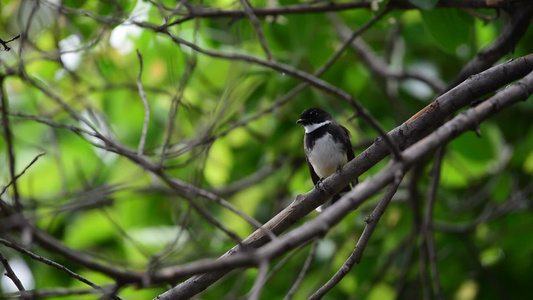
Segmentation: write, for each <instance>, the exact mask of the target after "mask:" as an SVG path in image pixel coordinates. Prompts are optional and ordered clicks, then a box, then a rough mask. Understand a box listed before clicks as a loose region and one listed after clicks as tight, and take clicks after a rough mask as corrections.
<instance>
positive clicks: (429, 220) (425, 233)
mask: <svg viewBox="0 0 533 300" xmlns="http://www.w3.org/2000/svg"><path fill="white" fill-rule="evenodd" d="M444 152H445V151H444V147H441V148H439V150H437V154H436V155H435V161H434V163H433V170H432V177H431V186H430V189H429V193H428V197H427V199H428V200H427V206H426V216H425V219H424V224H423V226H422V237H423V238H422V246H424V244H425V246H426V247H427V254H428V259H429V263H430V266H431V272H432V273H433V274H432V275H433V276H432V279H433V291H434V293H435V297H436V298H437V299H439V300H442V299H444V297H443V295H442V289H441V285H440V279H439V277H440V276H439V268H438V264H437V253H436V251H435V241H434V240H433V207H434V205H435V200H436V198H437V189H438V186H439V181H440V173H441V165H442V158H443V157H444Z"/></svg>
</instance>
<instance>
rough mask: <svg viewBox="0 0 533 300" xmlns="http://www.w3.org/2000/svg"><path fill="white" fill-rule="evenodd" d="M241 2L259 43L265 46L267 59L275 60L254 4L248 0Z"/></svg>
mask: <svg viewBox="0 0 533 300" xmlns="http://www.w3.org/2000/svg"><path fill="white" fill-rule="evenodd" d="M240 2H241V5H242V7H243V8H244V13H245V14H246V16H247V17H248V19H250V22H251V23H252V25H253V26H254V29H255V34H256V35H257V39H258V40H259V43H260V44H261V47H262V48H263V51H264V52H265V54H266V58H267V60H269V61H271V60H274V56H272V52H271V51H270V48H268V44H267V42H266V39H265V35H264V34H263V29H261V24H260V23H259V20H258V19H257V17H256V16H255V14H254V11H253V7H252V5H251V4H250V2H249V1H248V0H240Z"/></svg>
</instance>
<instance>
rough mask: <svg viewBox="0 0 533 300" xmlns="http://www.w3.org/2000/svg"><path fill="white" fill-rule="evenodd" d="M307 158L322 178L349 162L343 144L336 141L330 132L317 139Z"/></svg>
mask: <svg viewBox="0 0 533 300" xmlns="http://www.w3.org/2000/svg"><path fill="white" fill-rule="evenodd" d="M307 158H308V159H309V162H310V163H311V165H312V166H313V169H314V170H315V173H316V174H317V175H318V176H319V177H320V178H326V177H328V176H329V175H331V174H333V173H335V172H336V171H337V170H338V169H339V168H340V167H341V166H343V165H345V164H346V163H347V162H348V158H347V157H346V152H344V150H343V147H342V145H341V144H339V143H336V142H335V141H334V140H333V137H332V136H331V134H329V133H326V134H325V135H324V136H323V137H321V138H319V139H318V140H316V142H315V146H314V147H313V151H312V152H308V153H307Z"/></svg>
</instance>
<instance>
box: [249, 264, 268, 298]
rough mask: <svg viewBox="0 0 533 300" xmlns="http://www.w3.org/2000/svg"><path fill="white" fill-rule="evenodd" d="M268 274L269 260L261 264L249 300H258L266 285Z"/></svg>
mask: <svg viewBox="0 0 533 300" xmlns="http://www.w3.org/2000/svg"><path fill="white" fill-rule="evenodd" d="M267 273H268V260H262V261H261V262H260V263H259V273H258V274H257V276H256V278H255V282H254V285H253V286H252V289H251V291H250V293H249V295H248V297H247V299H248V300H258V299H259V296H260V295H261V291H262V290H263V286H264V285H265V281H266V278H267Z"/></svg>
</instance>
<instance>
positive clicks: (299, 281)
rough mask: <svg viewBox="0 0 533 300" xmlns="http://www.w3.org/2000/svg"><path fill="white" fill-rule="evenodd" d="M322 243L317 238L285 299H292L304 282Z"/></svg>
mask: <svg viewBox="0 0 533 300" xmlns="http://www.w3.org/2000/svg"><path fill="white" fill-rule="evenodd" d="M319 244H320V240H319V239H316V240H315V242H314V243H313V248H311V251H309V255H307V258H306V259H305V262H304V265H303V267H302V270H300V273H299V274H298V277H297V278H296V281H294V283H293V285H292V286H291V288H290V290H289V291H288V292H287V294H286V295H285V297H284V298H283V300H290V299H292V297H293V296H294V293H296V291H297V290H298V287H300V284H302V281H303V280H304V278H305V275H306V274H307V271H308V270H309V267H310V266H311V262H312V261H313V259H314V258H315V255H316V250H317V249H318V245H319Z"/></svg>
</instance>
